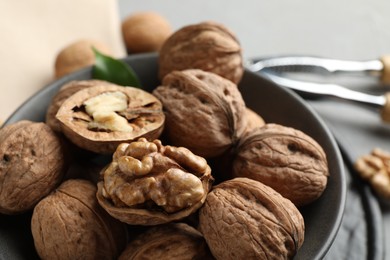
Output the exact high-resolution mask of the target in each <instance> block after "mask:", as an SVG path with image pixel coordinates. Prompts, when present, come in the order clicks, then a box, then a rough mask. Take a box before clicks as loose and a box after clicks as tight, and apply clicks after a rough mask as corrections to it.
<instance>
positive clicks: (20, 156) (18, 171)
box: [0, 120, 68, 214]
mask: <svg viewBox="0 0 390 260" xmlns="http://www.w3.org/2000/svg"><path fill="white" fill-rule="evenodd" d="M0 143H1V146H0V158H1V160H0V212H1V213H4V214H17V213H22V212H24V211H27V210H30V209H32V208H33V207H34V206H35V204H36V203H38V201H39V200H41V199H42V198H43V197H45V196H46V195H47V194H49V193H50V192H51V191H52V190H53V189H55V187H57V186H58V185H59V184H60V182H61V180H62V178H63V176H64V174H65V172H66V170H67V167H68V153H67V149H66V147H65V146H64V144H63V142H62V140H61V139H60V137H59V136H57V135H56V133H55V132H53V131H52V130H51V129H50V127H49V126H47V125H46V124H44V123H37V122H31V121H27V120H23V121H19V122H17V123H14V124H10V125H7V126H4V127H3V128H2V129H1V130H0Z"/></svg>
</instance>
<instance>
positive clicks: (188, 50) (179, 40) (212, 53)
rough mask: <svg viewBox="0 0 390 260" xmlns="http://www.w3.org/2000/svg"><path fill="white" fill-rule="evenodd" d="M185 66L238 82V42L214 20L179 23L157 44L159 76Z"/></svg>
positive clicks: (239, 49)
mask: <svg viewBox="0 0 390 260" xmlns="http://www.w3.org/2000/svg"><path fill="white" fill-rule="evenodd" d="M186 69H201V70H204V71H209V72H213V73H216V74H218V75H220V76H222V77H224V78H226V79H228V80H231V81H232V82H234V83H236V84H238V83H239V82H240V80H241V78H242V75H243V73H244V68H243V62H242V53H241V46H240V43H239V42H238V40H237V38H236V37H235V36H234V34H233V33H232V32H230V31H229V29H227V28H226V27H225V26H223V25H221V24H217V23H214V22H203V23H199V24H194V25H189V26H186V27H183V28H181V29H180V30H178V31H176V32H175V33H174V34H172V35H171V36H170V37H169V38H168V39H167V40H166V41H165V43H164V44H163V46H162V47H161V50H160V53H159V77H160V79H163V78H164V77H165V75H167V74H169V73H170V72H172V71H175V70H186Z"/></svg>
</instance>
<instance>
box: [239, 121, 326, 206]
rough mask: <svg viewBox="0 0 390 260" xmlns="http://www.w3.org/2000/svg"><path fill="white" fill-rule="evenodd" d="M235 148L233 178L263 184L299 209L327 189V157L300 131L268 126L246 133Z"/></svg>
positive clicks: (312, 140) (319, 147)
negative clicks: (241, 178)
mask: <svg viewBox="0 0 390 260" xmlns="http://www.w3.org/2000/svg"><path fill="white" fill-rule="evenodd" d="M236 149H237V150H236V155H235V159H234V161H233V176H234V177H247V178H250V179H254V180H257V181H260V182H262V183H264V184H265V185H268V186H270V187H272V188H273V189H275V190H276V191H278V192H279V193H280V194H282V196H283V197H285V198H288V199H290V200H291V201H292V202H293V203H294V204H295V205H297V206H303V205H307V204H309V203H311V202H313V201H314V200H316V199H317V198H319V197H320V196H321V194H322V193H323V191H324V190H325V188H326V185H327V181H328V176H329V169H328V163H327V159H326V154H325V152H324V150H323V149H322V147H321V146H320V145H319V144H318V143H317V142H316V141H315V140H314V139H312V138H311V137H310V136H308V135H306V134H305V133H303V132H301V131H299V130H297V129H293V128H291V127H285V126H281V125H277V124H266V125H265V126H263V127H261V128H257V129H254V130H253V131H251V132H249V133H247V134H246V135H245V136H244V137H243V138H242V139H241V140H240V142H239V144H238V146H237V148H236Z"/></svg>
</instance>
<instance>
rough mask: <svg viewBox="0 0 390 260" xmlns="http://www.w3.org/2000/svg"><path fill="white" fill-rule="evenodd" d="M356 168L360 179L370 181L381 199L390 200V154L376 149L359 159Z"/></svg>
mask: <svg viewBox="0 0 390 260" xmlns="http://www.w3.org/2000/svg"><path fill="white" fill-rule="evenodd" d="M354 166H355V169H356V170H357V172H358V173H359V175H360V177H362V179H364V180H366V181H368V182H369V183H370V185H371V187H372V188H373V189H374V190H375V192H376V193H377V194H378V195H379V196H380V197H383V198H385V199H389V198H390V153H389V152H386V151H384V150H382V149H379V148H375V149H373V150H372V151H371V153H370V154H367V155H363V156H361V157H359V158H358V159H357V160H356V162H355V164H354Z"/></svg>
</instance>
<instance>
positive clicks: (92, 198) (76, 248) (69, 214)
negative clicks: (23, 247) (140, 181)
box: [31, 179, 127, 260]
mask: <svg viewBox="0 0 390 260" xmlns="http://www.w3.org/2000/svg"><path fill="white" fill-rule="evenodd" d="M31 231H32V235H33V238H34V244H35V248H36V250H37V252H38V254H39V256H40V257H41V259H72V260H73V259H115V258H117V257H118V256H119V255H120V253H121V252H122V250H123V249H124V248H125V246H126V243H127V230H126V226H125V224H123V223H121V222H119V221H117V220H116V219H114V218H112V217H111V216H110V215H108V214H107V213H106V212H105V211H104V210H103V209H102V208H101V207H100V206H99V204H98V202H97V200H96V186H95V185H93V184H92V183H90V182H89V181H86V180H79V179H73V180H68V181H65V182H63V183H62V184H61V185H60V186H59V187H58V189H57V190H56V191H55V192H53V193H52V194H50V195H49V196H47V197H46V198H44V199H43V200H41V201H40V202H39V203H38V205H37V206H36V207H35V208H34V212H33V215H32V219H31Z"/></svg>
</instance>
